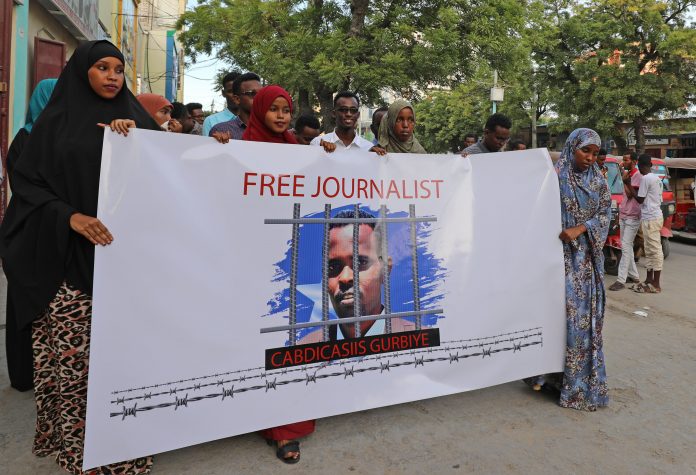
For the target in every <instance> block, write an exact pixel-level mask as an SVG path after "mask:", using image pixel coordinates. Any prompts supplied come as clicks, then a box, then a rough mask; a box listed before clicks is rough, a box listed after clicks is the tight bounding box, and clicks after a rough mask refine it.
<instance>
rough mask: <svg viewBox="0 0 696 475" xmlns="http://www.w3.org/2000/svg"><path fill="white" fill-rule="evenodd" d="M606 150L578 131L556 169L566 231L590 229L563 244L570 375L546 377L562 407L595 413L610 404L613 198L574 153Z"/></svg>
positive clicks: (596, 137) (567, 371)
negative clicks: (608, 243) (605, 337)
mask: <svg viewBox="0 0 696 475" xmlns="http://www.w3.org/2000/svg"><path fill="white" fill-rule="evenodd" d="M591 144H594V145H597V146H598V147H599V146H601V141H600V138H599V135H598V134H597V133H596V132H595V131H593V130H590V129H576V130H574V131H573V133H571V134H570V136H569V137H568V140H567V141H566V143H565V146H564V147H563V152H562V154H561V158H560V159H559V160H558V162H557V163H556V172H557V173H558V181H559V185H560V191H561V215H562V216H561V218H562V222H563V229H567V228H571V227H574V226H577V225H580V224H583V223H584V224H585V227H587V232H586V233H583V234H581V235H580V236H579V237H578V238H577V239H576V240H575V241H572V242H570V243H563V257H564V262H565V275H566V279H565V280H566V285H565V288H566V318H567V320H566V321H567V329H568V334H567V341H566V345H567V348H566V358H565V371H564V372H563V373H557V374H553V375H546V376H544V377H542V380H545V381H546V382H547V383H549V384H552V385H554V386H556V387H557V388H558V389H560V391H561V398H560V402H559V404H560V405H561V406H562V407H570V408H573V409H581V410H586V411H594V410H596V409H597V407H601V406H606V405H607V404H608V403H609V397H608V396H607V375H606V370H605V365H604V352H603V351H602V325H603V323H604V306H605V302H606V298H605V293H604V254H603V252H602V249H603V247H604V242H605V240H606V238H607V233H608V230H609V220H610V212H611V194H610V193H609V188H608V186H607V181H606V179H605V178H604V176H603V175H602V173H601V171H600V170H599V167H598V166H597V165H596V164H593V165H592V166H591V167H590V168H589V169H588V170H586V171H584V172H582V171H578V170H576V168H575V162H574V154H575V151H576V150H578V149H580V148H582V147H585V146H587V145H591Z"/></svg>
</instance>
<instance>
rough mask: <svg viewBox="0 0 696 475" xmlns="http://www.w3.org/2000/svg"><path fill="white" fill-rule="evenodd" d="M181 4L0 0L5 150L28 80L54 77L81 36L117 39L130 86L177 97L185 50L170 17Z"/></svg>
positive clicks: (169, 0)
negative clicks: (3, 51)
mask: <svg viewBox="0 0 696 475" xmlns="http://www.w3.org/2000/svg"><path fill="white" fill-rule="evenodd" d="M185 8H186V1H185V0H0V37H1V38H3V39H5V38H6V39H7V40H8V41H9V42H7V41H5V40H3V41H2V48H0V49H1V50H7V52H8V53H7V54H3V55H0V56H2V57H0V60H1V61H0V105H1V106H2V117H4V119H5V120H4V121H2V122H0V135H1V136H2V144H1V145H2V146H1V147H0V151H1V152H2V154H3V156H4V154H5V152H6V150H7V143H8V142H9V141H10V140H11V139H12V137H14V134H15V133H16V132H17V131H18V130H19V128H21V127H22V126H23V125H24V119H25V114H26V110H27V106H28V102H29V97H30V96H31V92H32V90H33V88H34V86H35V85H36V84H37V83H38V82H39V81H40V80H42V79H46V78H52V77H58V75H59V74H60V72H61V71H62V69H63V66H64V65H65V63H66V62H67V60H68V59H69V58H70V56H71V55H72V53H73V51H74V50H75V48H76V47H77V45H78V44H79V43H80V42H81V41H85V40H95V39H107V40H109V41H111V42H113V43H114V44H115V45H117V46H118V47H119V49H120V50H121V51H122V52H123V55H124V57H125V60H126V81H127V84H128V87H129V88H130V89H131V90H132V91H133V92H134V93H136V94H138V93H141V92H153V93H156V94H161V95H163V96H165V97H167V99H169V100H170V101H175V100H181V99H182V98H183V64H184V63H183V59H184V57H183V48H182V47H181V44H180V43H179V41H178V40H177V37H176V32H175V24H176V21H177V19H178V18H179V16H180V15H181V14H182V13H183V12H184V11H185ZM5 56H6V57H5ZM3 88H4V90H3Z"/></svg>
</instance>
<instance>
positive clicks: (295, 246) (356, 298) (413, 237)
mask: <svg viewBox="0 0 696 475" xmlns="http://www.w3.org/2000/svg"><path fill="white" fill-rule="evenodd" d="M292 216H293V217H292V219H264V224H286V225H287V224H290V225H292V238H291V241H290V246H291V247H290V285H289V292H290V298H289V304H290V308H289V316H288V324H287V325H278V326H273V327H266V328H262V329H261V333H273V332H279V331H287V332H288V336H289V341H290V346H294V345H296V344H297V330H300V329H303V328H312V327H321V328H322V341H329V326H330V325H337V324H339V323H341V324H348V323H353V324H354V325H355V327H354V328H355V336H356V338H359V337H361V336H362V334H361V328H360V323H361V322H364V321H376V320H384V321H385V325H384V332H385V333H392V322H391V319H392V318H402V317H415V321H416V329H417V330H420V329H421V327H422V324H421V321H422V317H423V316H424V315H433V314H438V313H443V310H442V309H441V308H435V309H427V310H422V309H421V302H420V288H419V270H418V232H417V227H418V223H429V222H436V221H437V218H436V217H434V216H422V217H418V216H416V207H415V205H409V213H408V216H407V217H406V216H405V217H392V218H389V217H387V207H386V206H385V205H382V206H380V209H379V216H378V217H373V218H367V217H360V205H357V204H356V205H354V206H353V217H348V218H346V217H342V218H336V217H334V218H332V217H331V205H330V204H326V205H324V217H323V218H300V204H299V203H295V204H294V205H293V212H292ZM390 223H407V224H408V225H409V230H410V233H409V234H410V244H411V246H410V247H411V278H412V281H413V311H408V312H396V313H392V305H391V276H390V275H389V272H383V273H382V275H383V281H382V285H383V289H384V302H383V305H384V313H383V314H381V315H361V301H360V300H361V296H360V291H359V288H360V253H359V243H360V225H361V224H375V225H377V224H379V225H380V232H381V234H382V236H381V248H380V249H379V254H380V256H379V259H380V262H381V263H382V265H383V266H386V262H387V256H388V239H389V236H388V233H387V224H390ZM307 224H314V225H322V226H323V231H324V232H323V239H322V273H321V275H322V282H321V292H322V297H321V321H315V322H306V323H297V274H298V265H299V264H298V260H299V245H300V225H307ZM332 224H334V225H335V224H343V225H348V224H353V260H352V270H353V289H355V290H354V292H353V316H352V317H349V318H341V319H340V321H339V320H336V319H333V320H330V319H329V305H330V301H329V284H328V280H329V277H328V276H329V231H330V227H331V225H332Z"/></svg>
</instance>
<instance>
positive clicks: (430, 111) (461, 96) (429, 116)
mask: <svg viewBox="0 0 696 475" xmlns="http://www.w3.org/2000/svg"><path fill="white" fill-rule="evenodd" d="M487 72H488V71H487V70H486V73H487ZM487 78H488V75H487V74H485V73H479V74H477V75H476V76H475V78H474V79H472V80H470V81H467V82H466V83H463V84H459V85H457V86H455V87H454V88H453V89H452V90H447V91H442V90H440V91H430V92H429V94H428V95H427V96H426V97H425V98H424V99H423V100H422V101H419V102H417V103H416V104H415V105H414V107H415V109H416V120H417V124H416V127H417V129H416V136H417V137H418V140H419V141H420V142H421V144H422V145H423V147H424V148H425V149H426V150H427V151H428V152H430V153H444V152H448V151H451V152H456V151H458V150H459V149H461V147H462V144H463V143H464V137H465V136H466V134H468V133H475V134H477V135H478V136H481V132H482V131H483V124H484V123H485V122H486V118H487V117H488V116H489V115H490V113H491V103H490V101H489V94H490V80H489V79H487Z"/></svg>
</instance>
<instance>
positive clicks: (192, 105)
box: [186, 102, 205, 135]
mask: <svg viewBox="0 0 696 475" xmlns="http://www.w3.org/2000/svg"><path fill="white" fill-rule="evenodd" d="M186 110H187V111H188V113H189V115H190V116H191V119H193V130H191V135H203V121H204V120H205V115H204V114H203V104H200V103H198V102H189V103H188V104H186Z"/></svg>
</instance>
